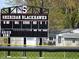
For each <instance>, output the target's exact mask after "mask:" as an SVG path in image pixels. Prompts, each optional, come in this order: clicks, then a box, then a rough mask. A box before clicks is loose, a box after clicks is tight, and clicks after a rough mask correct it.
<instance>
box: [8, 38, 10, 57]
mask: <svg viewBox="0 0 79 59" xmlns="http://www.w3.org/2000/svg"><path fill="white" fill-rule="evenodd" d="M8 46H10V37H9V38H8ZM8 56H10V51H8Z"/></svg>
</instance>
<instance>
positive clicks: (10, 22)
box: [1, 6, 48, 37]
mask: <svg viewBox="0 0 79 59" xmlns="http://www.w3.org/2000/svg"><path fill="white" fill-rule="evenodd" d="M22 8H25V9H26V10H25V9H22ZM27 8H28V7H24V6H17V7H9V8H3V9H2V10H1V36H2V37H5V36H9V37H48V13H40V12H38V13H36V12H35V13H34V12H32V13H29V11H28V9H27ZM15 9H17V10H16V11H15ZM38 9H39V10H40V8H38ZM24 10H25V11H24ZM32 10H33V9H32Z"/></svg>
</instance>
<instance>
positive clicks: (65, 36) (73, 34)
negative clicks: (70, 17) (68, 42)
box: [62, 33, 79, 38]
mask: <svg viewBox="0 0 79 59" xmlns="http://www.w3.org/2000/svg"><path fill="white" fill-rule="evenodd" d="M62 36H63V37H64V38H79V33H63V34H62Z"/></svg>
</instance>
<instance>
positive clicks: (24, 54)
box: [23, 37, 26, 56]
mask: <svg viewBox="0 0 79 59" xmlns="http://www.w3.org/2000/svg"><path fill="white" fill-rule="evenodd" d="M24 47H26V37H24ZM23 56H26V51H24V52H23Z"/></svg>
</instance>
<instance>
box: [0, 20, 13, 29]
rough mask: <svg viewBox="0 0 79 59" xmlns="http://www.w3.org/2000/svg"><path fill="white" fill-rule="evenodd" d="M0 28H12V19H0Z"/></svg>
mask: <svg viewBox="0 0 79 59" xmlns="http://www.w3.org/2000/svg"><path fill="white" fill-rule="evenodd" d="M1 28H4V29H6V28H12V21H1Z"/></svg>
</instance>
